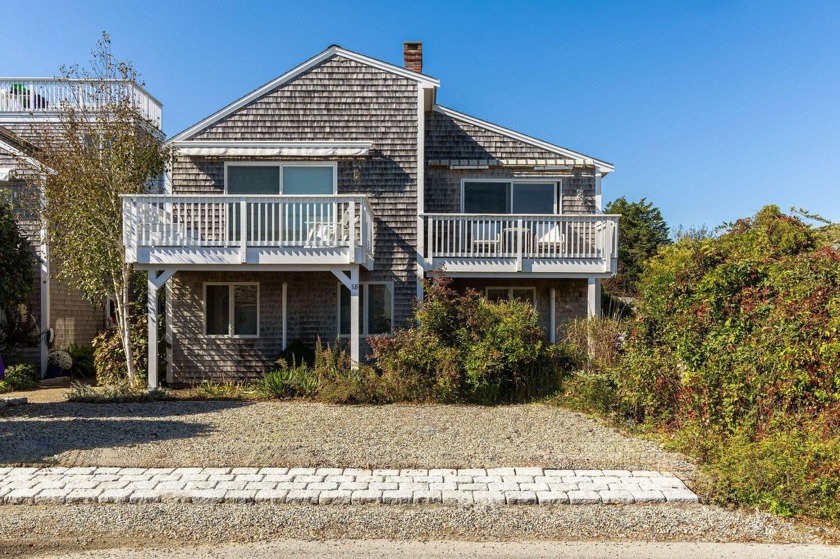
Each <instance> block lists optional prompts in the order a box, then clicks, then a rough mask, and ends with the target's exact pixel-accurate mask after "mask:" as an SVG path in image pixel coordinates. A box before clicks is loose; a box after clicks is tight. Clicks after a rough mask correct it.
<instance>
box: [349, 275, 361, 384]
mask: <svg viewBox="0 0 840 559" xmlns="http://www.w3.org/2000/svg"><path fill="white" fill-rule="evenodd" d="M359 291H360V290H359V267H358V266H354V267H353V268H351V269H350V366H351V367H352V368H353V369H354V370H355V369H358V368H359V334H360V332H359V316H360V315H359V312H360V310H361V309H360V304H359V299H360V292H359Z"/></svg>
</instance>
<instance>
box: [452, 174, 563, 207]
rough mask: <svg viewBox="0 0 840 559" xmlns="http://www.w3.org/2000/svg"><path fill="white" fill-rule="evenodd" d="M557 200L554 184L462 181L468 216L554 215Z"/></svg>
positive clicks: (555, 184)
mask: <svg viewBox="0 0 840 559" xmlns="http://www.w3.org/2000/svg"><path fill="white" fill-rule="evenodd" d="M556 200H557V183H556V182H537V181H533V180H531V181H491V180H465V181H464V185H463V202H464V213H468V214H511V213H513V214H553V213H556V208H557V203H556Z"/></svg>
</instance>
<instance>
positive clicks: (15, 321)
mask: <svg viewBox="0 0 840 559" xmlns="http://www.w3.org/2000/svg"><path fill="white" fill-rule="evenodd" d="M4 315H5V316H4V320H2V321H0V354H2V355H4V356H6V359H12V358H14V357H15V356H17V354H18V353H19V352H20V350H21V349H23V348H25V347H32V346H36V345H38V343H39V341H40V339H39V337H38V328H37V325H36V323H35V319H34V318H32V316H31V315H30V314H29V310H28V309H27V307H26V305H22V304H21V305H16V306H15V307H13V308H9V309H8V310H6V312H5V313H4Z"/></svg>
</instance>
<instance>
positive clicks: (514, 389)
mask: <svg viewBox="0 0 840 559" xmlns="http://www.w3.org/2000/svg"><path fill="white" fill-rule="evenodd" d="M450 284H451V280H450V279H448V278H445V277H437V278H434V279H433V280H432V281H429V282H427V283H426V285H425V299H424V301H423V303H422V304H421V305H419V306H418V308H417V311H416V313H415V320H416V322H417V324H418V325H417V326H416V327H412V328H407V329H405V330H402V331H399V332H397V333H396V334H395V335H394V336H393V337H377V338H370V339H369V342H370V344H371V347H372V349H373V355H374V358H375V360H376V364H377V366H378V367H379V368H380V369H381V370H382V373H383V374H382V378H386V379H388V378H393V379H402V382H404V383H407V384H409V385H412V386H414V387H416V389H417V390H419V393H420V394H421V395H425V394H429V395H431V397H432V398H433V399H435V400H439V401H464V402H477V403H482V404H497V403H502V402H515V401H524V400H530V399H534V398H538V397H541V396H545V395H547V394H551V393H553V392H555V391H556V390H557V389H558V388H559V386H560V381H561V379H562V376H563V374H564V370H563V366H564V365H565V364H566V363H565V362H564V360H565V359H567V358H568V357H569V354H568V352H565V351H563V350H559V349H557V348H554V347H553V346H552V345H550V344H548V343H546V342H545V341H544V332H543V330H542V329H541V328H540V326H539V319H538V317H537V313H536V311H535V310H534V308H533V307H532V306H531V305H530V304H528V303H523V302H521V301H518V300H513V301H501V302H499V303H493V302H490V301H487V300H486V299H485V298H484V297H481V296H480V295H479V294H478V293H477V292H475V291H472V290H469V291H467V292H466V293H464V294H459V293H458V292H457V291H455V290H454V289H452V288H451V287H450Z"/></svg>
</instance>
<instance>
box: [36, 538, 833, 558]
mask: <svg viewBox="0 0 840 559" xmlns="http://www.w3.org/2000/svg"><path fill="white" fill-rule="evenodd" d="M51 557H55V558H58V557H62V558H63V559H83V558H84V559H95V558H96V559H99V558H105V557H108V558H114V559H137V558H140V557H166V558H168V559H197V558H225V559H269V558H270V559H274V558H276V557H296V558H301V559H308V558H312V559H316V558H317V559H332V558H336V559H338V558H345V557H358V558H362V557H381V558H385V557H388V558H395V559H403V558H405V559H408V558H412V559H413V558H415V557H424V558H430V559H449V558H456V557H475V558H484V559H490V558H492V559H513V558H520V557H522V558H534V559H541V558H549V557H550V558H555V559H564V558H570V559H571V558H574V559H607V558H609V559H614V558H616V557H633V558H637V559H647V558H650V559H654V558H655V559H686V558H688V557H690V558H692V559H706V558H708V559H727V558H732V559H778V558H782V557H795V558H801V559H827V558H840V546H821V545H774V544H741V543H728V544H715V543H646V542H634V543H605V542H528V543H513V542H507V543H493V542H463V541H443V542H437V541H436V542H392V541H386V540H350V541H325V542H307V541H299V540H280V541H274V542H268V543H250V544H229V545H224V546H213V547H195V548H191V549H134V550H101V551H94V552H84V553H75V554H69V555H68V554H66V553H63V554H61V555H60V556H59V555H55V556H51Z"/></svg>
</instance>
